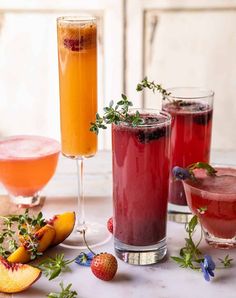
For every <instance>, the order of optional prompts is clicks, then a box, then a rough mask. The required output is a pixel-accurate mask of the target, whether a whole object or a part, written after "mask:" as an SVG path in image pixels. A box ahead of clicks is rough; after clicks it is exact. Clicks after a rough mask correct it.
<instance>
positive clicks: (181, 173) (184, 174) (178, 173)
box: [172, 166, 191, 180]
mask: <svg viewBox="0 0 236 298" xmlns="http://www.w3.org/2000/svg"><path fill="white" fill-rule="evenodd" d="M172 173H173V176H174V177H175V178H176V179H179V180H185V179H189V178H191V175H190V173H189V171H188V170H187V169H184V168H181V167H177V166H175V167H174V168H173V169H172Z"/></svg>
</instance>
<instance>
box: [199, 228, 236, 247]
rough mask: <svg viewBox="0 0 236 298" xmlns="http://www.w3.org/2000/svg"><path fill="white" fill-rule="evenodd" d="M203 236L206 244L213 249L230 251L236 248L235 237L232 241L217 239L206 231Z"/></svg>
mask: <svg viewBox="0 0 236 298" xmlns="http://www.w3.org/2000/svg"><path fill="white" fill-rule="evenodd" d="M204 236H205V240H206V242H207V243H208V244H209V245H210V246H212V247H214V248H220V249H230V248H235V247H236V237H234V238H232V239H224V238H218V237H215V236H213V235H212V234H210V233H209V232H206V231H204Z"/></svg>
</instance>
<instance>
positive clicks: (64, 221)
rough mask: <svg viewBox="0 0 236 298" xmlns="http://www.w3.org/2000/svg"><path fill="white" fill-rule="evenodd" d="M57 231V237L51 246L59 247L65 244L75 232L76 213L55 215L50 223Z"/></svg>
mask: <svg viewBox="0 0 236 298" xmlns="http://www.w3.org/2000/svg"><path fill="white" fill-rule="evenodd" d="M48 224H50V225H52V226H53V227H54V229H55V230H56V236H55V238H54V239H53V241H52V243H51V245H58V244H59V243H61V242H63V241H64V240H65V239H66V238H67V237H68V236H69V235H70V233H71V232H72V231H73V229H74V225H75V212H65V213H63V214H59V215H55V216H54V217H53V218H52V219H50V220H49V221H48Z"/></svg>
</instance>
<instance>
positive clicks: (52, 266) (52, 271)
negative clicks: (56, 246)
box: [38, 254, 74, 280]
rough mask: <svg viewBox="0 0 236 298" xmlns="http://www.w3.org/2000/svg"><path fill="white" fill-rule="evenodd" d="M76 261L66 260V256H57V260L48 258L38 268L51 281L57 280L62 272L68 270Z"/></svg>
mask: <svg viewBox="0 0 236 298" xmlns="http://www.w3.org/2000/svg"><path fill="white" fill-rule="evenodd" d="M73 261H74V260H65V256H64V254H57V255H56V256H55V258H46V259H44V260H43V261H42V262H40V263H39V265H38V268H39V269H41V270H42V272H43V273H44V275H45V276H46V277H48V279H49V280H52V279H54V278H56V277H57V276H58V275H59V274H60V273H61V272H62V271H65V270H67V269H68V265H69V264H70V263H72V262H73Z"/></svg>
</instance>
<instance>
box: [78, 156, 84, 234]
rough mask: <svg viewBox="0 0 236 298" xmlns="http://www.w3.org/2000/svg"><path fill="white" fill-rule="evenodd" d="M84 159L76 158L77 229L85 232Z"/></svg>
mask: <svg viewBox="0 0 236 298" xmlns="http://www.w3.org/2000/svg"><path fill="white" fill-rule="evenodd" d="M83 162H84V159H83V157H80V158H78V159H76V167H77V180H78V211H77V231H78V232H80V233H83V231H85V230H86V226H85V208H84V183H83V180H84V169H83V167H84V164H83Z"/></svg>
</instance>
